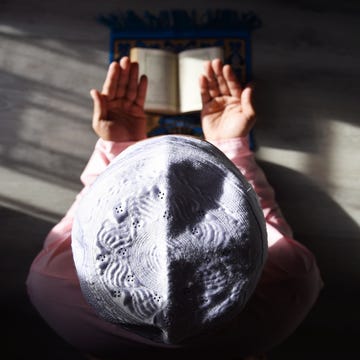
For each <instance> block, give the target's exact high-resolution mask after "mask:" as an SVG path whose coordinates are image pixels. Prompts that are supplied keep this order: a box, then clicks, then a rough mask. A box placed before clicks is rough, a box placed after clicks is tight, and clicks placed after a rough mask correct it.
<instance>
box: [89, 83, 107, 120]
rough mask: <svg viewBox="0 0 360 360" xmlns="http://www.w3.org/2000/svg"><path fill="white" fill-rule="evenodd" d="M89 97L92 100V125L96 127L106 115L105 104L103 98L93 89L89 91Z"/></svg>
mask: <svg viewBox="0 0 360 360" xmlns="http://www.w3.org/2000/svg"><path fill="white" fill-rule="evenodd" d="M90 96H91V98H92V99H93V106H94V110H93V125H96V124H97V123H98V122H99V121H100V120H101V119H104V118H105V115H106V102H105V101H104V98H103V96H102V95H101V94H100V93H99V92H98V91H97V90H95V89H91V90H90Z"/></svg>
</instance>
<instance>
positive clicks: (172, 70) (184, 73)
mask: <svg viewBox="0 0 360 360" xmlns="http://www.w3.org/2000/svg"><path fill="white" fill-rule="evenodd" d="M215 58H219V59H221V60H224V50H223V48H222V47H204V48H197V49H190V50H184V51H181V52H179V53H175V52H172V51H169V50H163V49H153V48H142V47H135V48H132V49H131V50H130V60H131V61H137V62H138V63H139V73H140V74H145V75H147V77H148V89H147V96H146V101H145V111H147V112H152V113H158V114H180V113H187V112H194V111H199V110H201V108H202V103H201V96H200V88H199V77H200V75H201V74H202V73H203V69H204V67H203V66H204V62H205V61H207V60H212V59H215Z"/></svg>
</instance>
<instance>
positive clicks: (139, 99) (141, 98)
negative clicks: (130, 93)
mask: <svg viewBox="0 0 360 360" xmlns="http://www.w3.org/2000/svg"><path fill="white" fill-rule="evenodd" d="M147 85H148V77H147V76H146V75H141V77H140V81H139V86H138V89H137V95H136V99H135V103H136V104H138V105H139V106H140V107H142V108H143V107H144V104H145V99H146V90H147Z"/></svg>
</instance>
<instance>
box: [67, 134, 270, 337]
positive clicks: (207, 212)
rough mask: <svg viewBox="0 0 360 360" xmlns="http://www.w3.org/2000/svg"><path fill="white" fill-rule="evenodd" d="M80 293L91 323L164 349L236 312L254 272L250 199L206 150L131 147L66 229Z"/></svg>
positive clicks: (254, 208)
mask: <svg viewBox="0 0 360 360" xmlns="http://www.w3.org/2000/svg"><path fill="white" fill-rule="evenodd" d="M72 249H73V254H74V261H75V266H76V270H77V273H78V276H79V280H80V284H81V289H82V292H83V294H84V297H85V298H86V300H87V301H88V302H89V303H90V304H91V305H92V306H93V307H94V309H95V310H96V312H97V313H98V314H99V316H100V317H102V318H104V319H105V320H107V321H109V322H112V323H116V324H119V326H122V327H123V328H125V329H128V330H130V331H133V332H134V333H136V334H138V335H141V336H143V337H145V338H148V339H151V340H153V341H156V342H160V343H165V344H179V343H181V342H182V341H186V340H187V339H189V338H191V337H193V336H196V335H197V334H200V333H201V332H202V331H204V330H206V329H211V328H212V327H214V326H216V325H217V324H222V323H223V322H224V321H226V320H227V319H230V318H232V317H234V316H236V314H238V313H239V312H240V311H241V310H242V309H243V307H244V305H245V304H246V302H247V301H248V299H249V297H250V295H251V294H252V292H253V290H254V289H255V286H256V284H257V282H258V279H259V276H260V274H261V271H262V268H263V265H264V262H265V257H266V252H267V250H266V249H267V237H266V229H265V221H264V216H263V213H262V210H261V208H260V205H259V203H258V199H257V196H256V194H255V192H254V190H253V188H252V187H251V186H250V184H249V183H248V182H247V181H246V180H245V178H244V177H243V176H242V174H241V173H240V172H239V170H238V169H237V168H236V167H235V165H234V164H233V163H232V162H231V161H230V160H229V159H228V158H227V157H226V156H225V155H224V154H223V153H222V152H221V151H220V150H218V149H217V148H216V147H215V146H213V145H211V144H210V143H208V142H206V141H204V140H201V139H197V138H193V137H188V136H183V135H165V136H159V137H153V138H149V139H146V140H143V141H140V142H138V143H136V144H134V145H132V146H130V147H128V148H127V149H126V150H125V151H123V152H122V153H121V154H120V155H118V156H117V157H116V158H115V159H114V160H113V162H112V163H111V164H110V165H109V166H108V167H107V169H106V170H105V171H104V172H103V173H102V174H100V175H99V177H98V178H97V179H96V181H95V182H94V184H93V185H92V186H91V188H90V189H89V191H88V192H87V193H86V194H85V195H84V197H83V199H82V200H81V202H80V205H79V208H78V210H77V212H76V215H75V219H74V225H73V230H72Z"/></svg>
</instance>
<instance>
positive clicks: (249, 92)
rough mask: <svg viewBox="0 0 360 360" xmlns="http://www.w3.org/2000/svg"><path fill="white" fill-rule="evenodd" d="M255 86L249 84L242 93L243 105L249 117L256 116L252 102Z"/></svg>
mask: <svg viewBox="0 0 360 360" xmlns="http://www.w3.org/2000/svg"><path fill="white" fill-rule="evenodd" d="M252 97H253V88H252V87H251V86H247V87H246V88H245V89H244V90H243V91H242V93H241V106H242V108H243V111H244V113H245V114H247V115H248V116H249V117H254V116H255V110H254V106H253V104H252Z"/></svg>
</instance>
